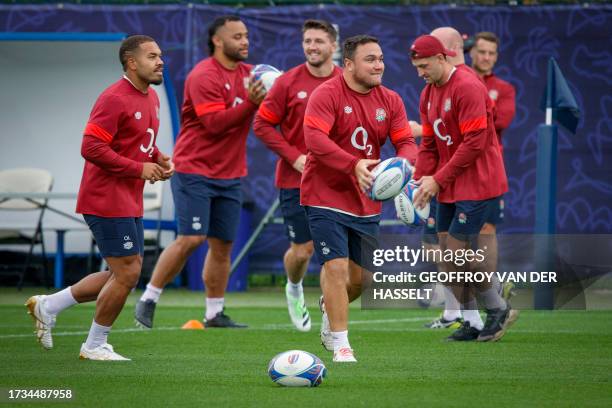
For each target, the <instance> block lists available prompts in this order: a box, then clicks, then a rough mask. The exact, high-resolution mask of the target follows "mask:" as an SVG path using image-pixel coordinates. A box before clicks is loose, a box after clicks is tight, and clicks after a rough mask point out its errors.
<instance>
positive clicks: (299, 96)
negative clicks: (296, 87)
mask: <svg viewBox="0 0 612 408" xmlns="http://www.w3.org/2000/svg"><path fill="white" fill-rule="evenodd" d="M307 96H308V93H306V91H300V92H298V93H297V97H298V99H306V97H307Z"/></svg>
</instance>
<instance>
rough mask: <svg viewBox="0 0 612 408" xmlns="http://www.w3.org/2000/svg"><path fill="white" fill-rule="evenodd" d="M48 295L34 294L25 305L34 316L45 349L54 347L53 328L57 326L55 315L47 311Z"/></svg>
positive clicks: (37, 336) (40, 341)
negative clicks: (45, 304) (46, 300)
mask: <svg viewBox="0 0 612 408" xmlns="http://www.w3.org/2000/svg"><path fill="white" fill-rule="evenodd" d="M46 297H47V296H46V295H36V296H32V297H31V298H29V299H28V300H27V301H26V303H25V306H26V307H27V308H28V313H29V314H30V316H32V319H34V326H35V328H36V332H35V333H36V338H37V339H38V342H39V343H40V345H41V346H42V347H43V348H44V349H46V350H51V349H52V348H53V337H51V329H52V328H53V327H55V315H52V314H49V313H47V312H46V311H45V307H44V303H45V299H46Z"/></svg>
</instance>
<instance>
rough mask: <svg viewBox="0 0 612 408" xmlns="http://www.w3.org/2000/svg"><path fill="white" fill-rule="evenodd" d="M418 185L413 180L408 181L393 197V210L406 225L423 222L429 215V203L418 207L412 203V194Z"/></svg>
mask: <svg viewBox="0 0 612 408" xmlns="http://www.w3.org/2000/svg"><path fill="white" fill-rule="evenodd" d="M418 189H419V186H417V185H416V184H414V183H413V182H408V184H406V186H405V187H404V188H403V189H402V191H401V192H400V193H399V194H398V195H397V196H396V197H395V200H394V201H395V211H396V212H397V218H399V219H400V220H402V221H403V222H404V223H405V224H407V225H419V224H422V223H424V222H425V220H427V218H428V217H429V203H427V204H426V205H425V207H423V208H421V209H418V208H416V206H415V205H414V204H413V202H414V195H415V194H416V192H417V191H418Z"/></svg>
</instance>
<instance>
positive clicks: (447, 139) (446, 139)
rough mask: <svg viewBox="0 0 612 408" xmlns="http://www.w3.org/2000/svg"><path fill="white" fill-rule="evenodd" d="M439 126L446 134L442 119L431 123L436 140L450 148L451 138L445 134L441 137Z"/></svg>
mask: <svg viewBox="0 0 612 408" xmlns="http://www.w3.org/2000/svg"><path fill="white" fill-rule="evenodd" d="M440 124H442V129H443V132H444V133H446V132H447V131H446V126H445V125H444V122H443V121H442V119H436V120H435V122H434V123H433V129H434V132H435V133H436V136H438V138H439V139H440V140H442V141H443V142H446V145H447V146H450V145H452V144H453V140H452V139H451V136H450V135H448V134H446V135H444V136H443V135H442V132H441V131H440Z"/></svg>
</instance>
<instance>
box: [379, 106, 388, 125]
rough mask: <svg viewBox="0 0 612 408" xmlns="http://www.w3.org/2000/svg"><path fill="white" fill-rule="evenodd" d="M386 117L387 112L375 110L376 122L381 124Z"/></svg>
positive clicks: (380, 109) (381, 109)
mask: <svg viewBox="0 0 612 408" xmlns="http://www.w3.org/2000/svg"><path fill="white" fill-rule="evenodd" d="M386 117H387V112H385V110H384V109H383V108H378V109H376V120H377V121H378V122H382V121H383V120H385V118H386Z"/></svg>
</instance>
